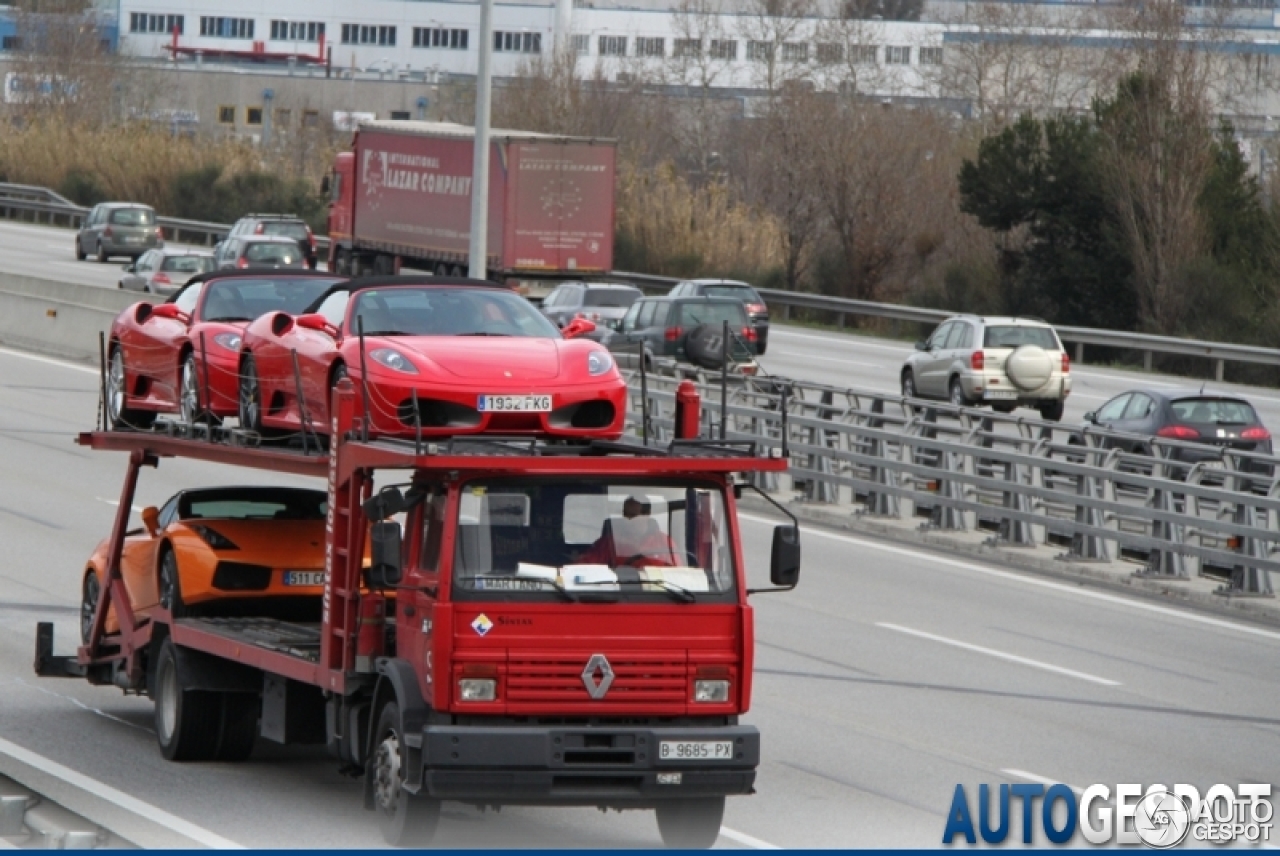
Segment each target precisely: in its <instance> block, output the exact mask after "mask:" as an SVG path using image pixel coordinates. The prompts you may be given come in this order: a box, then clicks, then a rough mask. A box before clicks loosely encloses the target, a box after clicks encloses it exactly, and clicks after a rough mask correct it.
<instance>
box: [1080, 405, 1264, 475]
mask: <svg viewBox="0 0 1280 856" xmlns="http://www.w3.org/2000/svg"><path fill="white" fill-rule="evenodd" d="M1084 418H1085V421H1086V422H1091V423H1093V424H1094V425H1098V426H1100V427H1103V428H1110V429H1111V430H1113V431H1123V432H1125V433H1126V434H1136V435H1139V436H1142V437H1164V438H1168V439H1171V440H1183V441H1186V442H1189V443H1203V444H1205V445H1206V446H1214V447H1219V448H1226V449H1237V450H1240V451H1244V452H1258V453H1261V454H1266V455H1269V454H1271V432H1270V431H1268V430H1267V429H1266V427H1265V426H1264V425H1263V424H1262V420H1261V419H1259V418H1258V413H1257V411H1256V410H1254V409H1253V405H1252V404H1250V403H1249V402H1247V401H1245V400H1244V399H1243V398H1236V397H1234V396H1230V395H1220V394H1217V393H1213V392H1206V391H1203V390H1195V389H1186V390H1180V389H1161V390H1152V389H1135V390H1131V391H1129V392H1124V393H1121V394H1120V395H1117V396H1116V397H1115V398H1113V399H1111V400H1110V401H1108V402H1107V403H1106V404H1104V405H1102V406H1101V407H1099V408H1098V409H1097V410H1096V411H1093V412H1090V413H1086V414H1085V416H1084ZM1104 442H1105V444H1106V445H1108V446H1112V447H1119V448H1122V449H1125V450H1126V451H1131V452H1142V451H1145V449H1144V446H1145V444H1144V443H1143V442H1142V441H1141V440H1138V439H1130V438H1120V437H1115V438H1109V439H1107V440H1106V441H1104ZM1219 455H1220V453H1219V452H1218V451H1217V450H1216V449H1205V451H1204V453H1203V454H1202V453H1199V452H1196V451H1193V450H1190V449H1179V450H1178V451H1177V453H1176V454H1175V455H1174V458H1175V459H1176V460H1180V461H1186V462H1188V463H1196V462H1199V461H1210V462H1212V461H1217V460H1218V459H1219Z"/></svg>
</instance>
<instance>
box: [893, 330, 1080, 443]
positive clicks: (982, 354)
mask: <svg viewBox="0 0 1280 856" xmlns="http://www.w3.org/2000/svg"><path fill="white" fill-rule="evenodd" d="M902 394H903V395H904V396H906V397H907V398H945V399H947V400H948V401H950V402H951V403H952V404H956V405H961V406H965V405H970V406H971V405H975V404H990V405H991V406H992V408H993V409H995V410H998V411H999V412H1001V413H1009V412H1011V411H1012V410H1013V409H1014V408H1015V407H1019V406H1023V407H1035V408H1036V409H1038V410H1039V411H1040V415H1041V416H1042V417H1043V418H1045V419H1048V420H1052V421H1054V422H1056V421H1058V420H1060V419H1061V418H1062V410H1063V407H1064V406H1065V405H1066V401H1067V396H1068V395H1070V394H1071V359H1070V358H1069V357H1068V356H1067V352H1066V349H1065V348H1063V347H1062V342H1061V341H1060V340H1059V339H1058V334H1057V333H1055V332H1054V330H1053V328H1052V327H1050V326H1049V325H1048V324H1046V323H1045V322H1043V321H1040V320H1038V319H1034V318H986V317H979V316H976V315H957V316H955V317H954V318H948V319H947V320H946V321H944V322H942V324H940V325H939V326H938V329H936V330H934V331H933V335H932V336H930V337H929V338H928V339H927V340H926V341H923V342H916V353H914V354H912V355H911V356H910V357H908V358H907V361H906V363H905V364H904V365H903V366H902Z"/></svg>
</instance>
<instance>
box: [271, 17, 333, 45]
mask: <svg viewBox="0 0 1280 856" xmlns="http://www.w3.org/2000/svg"><path fill="white" fill-rule="evenodd" d="M323 35H324V21H272V22H271V38H272V39H273V40H275V41H279V42H318V41H320V37H321V36H323Z"/></svg>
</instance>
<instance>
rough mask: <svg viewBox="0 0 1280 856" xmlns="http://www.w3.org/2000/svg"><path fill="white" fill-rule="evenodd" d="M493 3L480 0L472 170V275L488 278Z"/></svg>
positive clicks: (491, 0) (487, 0) (470, 273)
mask: <svg viewBox="0 0 1280 856" xmlns="http://www.w3.org/2000/svg"><path fill="white" fill-rule="evenodd" d="M492 60H493V0H480V61H479V66H478V67H477V68H476V149H475V160H474V162H473V164H472V167H471V247H470V252H469V258H470V266H469V267H470V270H469V271H468V273H469V275H470V276H471V277H472V278H473V279H484V278H485V277H486V273H487V271H486V268H487V266H488V265H487V260H486V256H487V255H488V246H487V239H488V237H489V96H490V94H491V90H492V89H493V67H492V65H493V63H492Z"/></svg>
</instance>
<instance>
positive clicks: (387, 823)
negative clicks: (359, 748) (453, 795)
mask: <svg viewBox="0 0 1280 856" xmlns="http://www.w3.org/2000/svg"><path fill="white" fill-rule="evenodd" d="M404 758H405V756H404V734H403V733H402V724H401V722H400V706H399V705H398V704H396V703H395V702H389V703H388V704H387V705H386V706H385V707H383V708H382V713H381V714H380V715H379V716H378V728H377V730H376V731H375V732H374V750H373V756H372V757H371V758H370V759H369V775H370V776H371V777H372V779H373V800H374V807H375V809H376V810H377V812H378V825H379V826H380V827H381V829H382V837H383V839H384V840H385V841H386V842H387V843H388V844H390V845H391V846H392V847H425V846H427V845H428V844H430V843H431V839H432V838H433V837H435V834H436V826H437V825H438V824H439V823H440V800H437V799H432V798H431V797H428V796H425V795H422V794H411V793H409V792H408V791H406V790H405V789H404V781H405V772H406V771H405V766H404Z"/></svg>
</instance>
